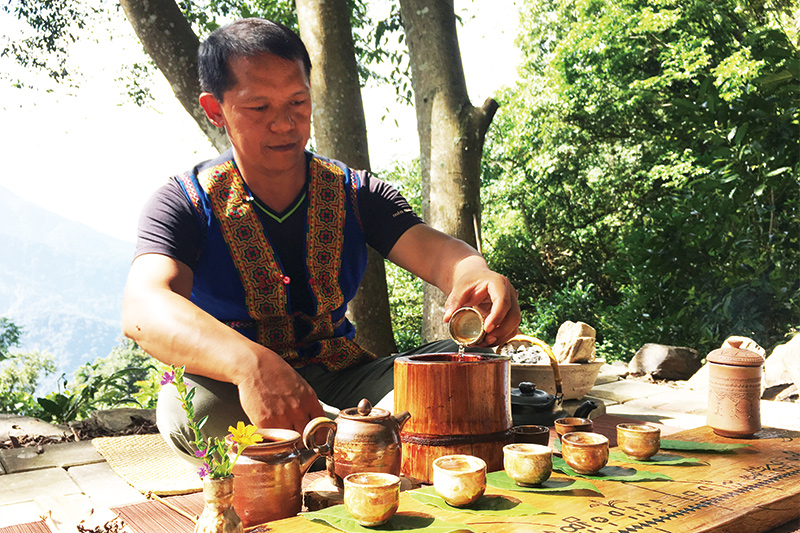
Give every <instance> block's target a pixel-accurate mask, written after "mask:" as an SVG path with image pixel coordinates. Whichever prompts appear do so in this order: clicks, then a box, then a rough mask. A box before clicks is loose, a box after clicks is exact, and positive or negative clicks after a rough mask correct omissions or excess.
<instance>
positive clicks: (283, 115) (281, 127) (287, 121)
mask: <svg viewBox="0 0 800 533" xmlns="http://www.w3.org/2000/svg"><path fill="white" fill-rule="evenodd" d="M294 127H295V121H294V119H293V118H292V114H291V112H290V111H288V110H286V111H281V112H279V113H278V114H277V115H276V116H275V117H273V119H272V121H270V124H269V128H270V131H272V132H273V133H281V132H285V131H290V130H292V129H294Z"/></svg>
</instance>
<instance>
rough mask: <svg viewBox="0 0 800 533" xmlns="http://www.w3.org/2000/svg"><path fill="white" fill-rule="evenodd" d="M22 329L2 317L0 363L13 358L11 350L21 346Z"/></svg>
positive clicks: (0, 319) (0, 322) (0, 324)
mask: <svg viewBox="0 0 800 533" xmlns="http://www.w3.org/2000/svg"><path fill="white" fill-rule="evenodd" d="M21 335H22V329H21V328H20V327H19V326H17V325H16V324H14V322H12V321H11V319H10V318H6V317H0V361H2V360H4V359H8V358H9V357H11V353H10V352H9V350H10V349H11V348H14V347H17V346H19V338H20V336H21Z"/></svg>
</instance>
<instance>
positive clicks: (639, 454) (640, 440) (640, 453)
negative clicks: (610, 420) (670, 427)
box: [617, 424, 661, 461]
mask: <svg viewBox="0 0 800 533" xmlns="http://www.w3.org/2000/svg"><path fill="white" fill-rule="evenodd" d="M617 446H619V449H620V450H622V451H623V452H625V455H627V456H628V457H630V458H631V459H638V460H639V461H645V460H647V459H650V458H651V457H653V456H654V455H655V454H656V453H658V450H659V448H660V447H661V430H660V429H659V428H657V427H654V426H649V425H647V424H617Z"/></svg>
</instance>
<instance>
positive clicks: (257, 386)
mask: <svg viewBox="0 0 800 533" xmlns="http://www.w3.org/2000/svg"><path fill="white" fill-rule="evenodd" d="M265 355H267V357H258V358H257V363H256V366H255V367H254V368H253V370H252V371H251V372H249V373H248V374H247V375H246V376H245V378H244V379H243V380H242V381H240V382H239V384H238V387H239V400H240V401H241V403H242V408H243V409H244V412H245V414H247V416H248V418H250V422H252V423H253V424H255V425H256V427H259V428H284V429H293V430H295V431H297V432H298V433H301V434H302V433H303V429H304V428H305V427H306V424H307V423H308V422H309V421H310V420H311V419H313V418H316V417H318V416H325V413H324V411H323V410H322V407H321V406H320V404H319V400H318V399H317V395H316V394H315V393H314V389H312V388H311V386H310V385H309V384H308V383H306V381H305V380H304V379H303V378H302V377H300V375H299V374H298V373H297V372H296V371H295V370H294V369H293V368H292V367H291V366H289V365H288V364H287V363H286V362H284V361H283V360H282V359H281V358H280V357H279V356H278V355H277V354H276V353H274V352H271V351H269V352H268V353H267V354H265Z"/></svg>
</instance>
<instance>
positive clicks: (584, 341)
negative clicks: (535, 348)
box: [553, 320, 597, 363]
mask: <svg viewBox="0 0 800 533" xmlns="http://www.w3.org/2000/svg"><path fill="white" fill-rule="evenodd" d="M596 335H597V332H596V331H595V329H594V328H593V327H592V326H590V325H589V324H586V323H585V322H571V321H569V320H568V321H566V322H564V323H563V324H561V327H559V328H558V333H557V334H556V343H555V344H554V345H553V354H554V355H555V356H556V359H557V360H558V362H559V363H591V362H592V361H594V354H595V345H594V341H595V337H596Z"/></svg>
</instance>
